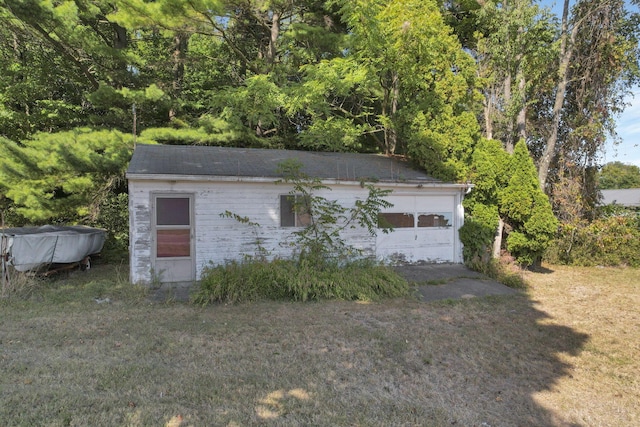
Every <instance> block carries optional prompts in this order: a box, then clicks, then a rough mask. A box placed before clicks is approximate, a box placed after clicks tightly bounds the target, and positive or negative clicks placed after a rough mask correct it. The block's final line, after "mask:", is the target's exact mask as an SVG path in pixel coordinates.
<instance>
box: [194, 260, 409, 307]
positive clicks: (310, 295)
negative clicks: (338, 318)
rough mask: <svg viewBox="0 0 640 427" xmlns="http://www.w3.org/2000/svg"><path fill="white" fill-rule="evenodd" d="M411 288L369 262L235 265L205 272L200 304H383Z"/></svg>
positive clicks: (197, 297) (196, 299) (197, 299)
mask: <svg viewBox="0 0 640 427" xmlns="http://www.w3.org/2000/svg"><path fill="white" fill-rule="evenodd" d="M408 293H409V285H408V283H407V281H406V280H404V279H403V278H402V277H400V276H399V275H398V274H397V273H395V272H394V271H393V270H392V269H390V268H388V267H386V266H383V265H379V264H376V263H375V262H373V261H370V260H358V261H352V262H348V263H346V264H338V263H336V262H329V261H326V262H325V263H324V264H323V265H322V266H321V267H319V266H318V264H317V263H316V262H311V261H310V260H309V259H307V258H304V257H302V258H300V259H299V260H283V259H276V260H273V261H267V260H255V259H254V260H248V261H244V262H230V263H227V264H225V265H220V266H213V267H209V268H207V269H205V271H204V272H203V273H202V280H201V281H200V284H199V287H198V291H197V292H196V293H195V294H194V296H193V301H194V302H195V303H197V304H209V303H212V302H241V301H257V300H262V299H270V300H293V301H316V300H321V299H341V300H347V301H353V300H358V301H378V300H380V299H382V298H395V297H402V296H406V295H407V294H408Z"/></svg>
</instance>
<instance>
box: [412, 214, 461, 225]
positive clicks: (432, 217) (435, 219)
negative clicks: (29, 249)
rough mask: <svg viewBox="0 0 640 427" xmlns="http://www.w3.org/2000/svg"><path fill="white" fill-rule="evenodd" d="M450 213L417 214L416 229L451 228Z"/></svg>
mask: <svg viewBox="0 0 640 427" xmlns="http://www.w3.org/2000/svg"><path fill="white" fill-rule="evenodd" d="M452 216H453V215H452V214H451V212H435V213H421V214H418V227H451V225H452Z"/></svg>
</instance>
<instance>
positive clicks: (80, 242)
mask: <svg viewBox="0 0 640 427" xmlns="http://www.w3.org/2000/svg"><path fill="white" fill-rule="evenodd" d="M0 237H1V245H0V246H1V249H2V255H3V256H6V259H7V260H8V262H9V264H10V265H12V266H13V267H14V268H15V269H16V270H18V271H32V270H38V269H40V268H43V267H45V266H48V265H51V264H70V263H74V262H80V261H82V260H83V259H84V258H85V257H87V256H89V255H93V254H97V253H99V252H100V251H101V250H102V246H103V245H104V241H105V239H106V237H107V233H106V231H105V230H102V229H99V228H91V227H85V226H80V225H74V226H56V225H44V226H42V227H19V228H5V229H0Z"/></svg>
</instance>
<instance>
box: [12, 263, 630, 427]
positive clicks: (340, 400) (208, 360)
mask: <svg viewBox="0 0 640 427" xmlns="http://www.w3.org/2000/svg"><path fill="white" fill-rule="evenodd" d="M546 267H547V268H548V271H546V272H545V273H526V274H525V279H526V280H527V281H528V282H529V284H530V286H529V289H528V290H527V291H526V293H523V294H522V295H519V296H510V297H499V298H498V297H493V298H484V299H477V300H473V299H472V300H462V301H444V302H438V303H429V304H426V303H420V302H418V301H415V300H412V299H396V300H390V301H385V302H382V303H375V304H365V303H352V302H336V301H329V302H321V303H287V302H259V303H252V304H240V305H213V306H208V307H199V306H193V305H188V304H184V303H178V302H168V303H151V302H150V301H149V299H148V298H147V296H146V295H145V293H144V292H143V291H142V290H140V289H137V288H135V287H132V286H131V285H128V284H126V281H125V280H124V279H123V277H126V266H124V267H113V266H104V265H103V266H97V268H94V269H92V270H90V271H88V272H86V273H81V272H77V273H72V274H71V275H70V276H69V277H68V278H62V279H58V280H49V281H46V282H41V283H38V284H37V285H35V286H31V287H30V288H29V289H28V291H25V292H23V293H22V295H21V296H20V297H17V296H11V297H10V298H4V299H2V300H0V419H1V420H2V424H3V425H6V426H13V425H25V426H33V425H39V426H63V425H71V426H88V425H92V426H102V425H104V426H120V425H127V426H163V425H165V426H166V425H169V426H211V425H220V426H245V425H256V424H260V425H274V426H275V425H286V426H295V425H314V426H315V425H318V426H336V425H345V426H391V425H394V426H400V425H404V426H429V425H433V426H452V425H455V426H478V427H480V426H485V427H486V426H493V427H496V426H525V425H536V426H544V425H550V426H592V425H611V426H622V425H625V426H627V425H628V426H631V425H640V409H639V408H638V405H637V403H638V401H640V377H639V375H638V373H639V372H640V358H639V357H638V355H639V354H640V270H634V269H609V268H606V269H605V268H602V269H601V268H568V267H558V266H546ZM123 271H124V272H123ZM96 298H98V301H99V302H100V303H98V302H96Z"/></svg>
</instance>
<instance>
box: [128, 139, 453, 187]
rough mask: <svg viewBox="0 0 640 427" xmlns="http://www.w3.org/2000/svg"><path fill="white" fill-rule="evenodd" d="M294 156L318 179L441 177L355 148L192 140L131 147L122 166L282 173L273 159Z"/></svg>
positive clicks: (162, 171)
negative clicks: (301, 148)
mask: <svg viewBox="0 0 640 427" xmlns="http://www.w3.org/2000/svg"><path fill="white" fill-rule="evenodd" d="M288 159H297V160H298V161H299V162H300V163H301V164H302V169H301V172H303V173H305V174H307V175H308V176H310V177H314V178H319V179H335V180H346V181H361V180H366V181H380V182H423V183H426V182H433V183H435V182H440V181H438V180H436V179H434V178H432V177H430V176H428V175H427V174H425V173H424V172H422V171H420V170H417V169H415V168H413V167H411V165H410V164H409V163H408V162H406V161H402V160H398V159H394V158H390V157H386V156H381V155H376V154H357V153H325V152H312V151H294V150H270V149H259V148H232V147H210V146H193V145H189V146H186V145H145V144H140V145H138V146H136V148H135V151H134V153H133V158H132V159H131V163H130V164H129V169H128V170H127V176H128V177H134V176H136V175H184V176H187V175H191V176H219V177H223V176H224V177H229V176H232V177H234V176H237V177H258V178H274V179H277V178H282V174H279V173H278V164H279V163H280V162H282V161H284V160H288Z"/></svg>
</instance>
